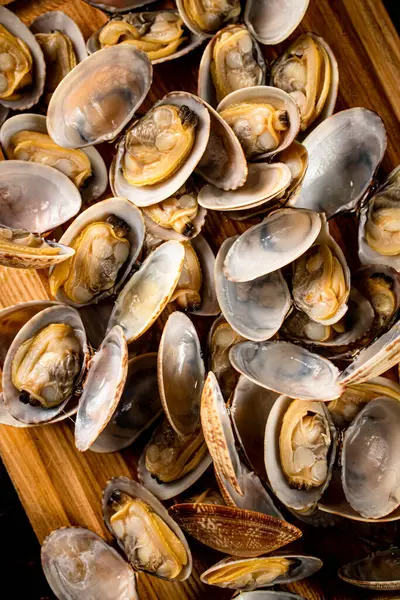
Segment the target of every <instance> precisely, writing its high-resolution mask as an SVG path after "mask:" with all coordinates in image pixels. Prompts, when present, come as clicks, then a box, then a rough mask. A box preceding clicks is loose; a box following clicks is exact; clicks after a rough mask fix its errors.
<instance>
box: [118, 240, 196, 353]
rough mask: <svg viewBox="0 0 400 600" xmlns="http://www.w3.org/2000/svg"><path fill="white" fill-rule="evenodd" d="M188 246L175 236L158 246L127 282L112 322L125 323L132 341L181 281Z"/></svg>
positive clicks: (124, 328)
mask: <svg viewBox="0 0 400 600" xmlns="http://www.w3.org/2000/svg"><path fill="white" fill-rule="evenodd" d="M184 258H185V250H184V247H183V245H182V244H181V243H180V242H176V241H174V240H171V241H169V242H164V243H163V244H161V246H158V248H156V249H155V250H154V251H153V252H152V253H151V254H150V255H149V256H148V257H147V258H146V260H145V261H144V263H143V264H142V266H141V267H140V269H139V270H138V271H136V273H135V274H134V275H132V277H131V278H130V279H129V281H128V282H127V283H126V285H125V287H124V288H123V290H122V291H121V293H120V294H119V296H118V298H117V300H116V302H115V306H114V309H113V311H112V313H111V316H110V320H109V322H108V331H109V330H110V329H111V328H112V327H114V325H121V327H122V329H123V330H124V334H125V337H126V339H127V342H128V344H129V343H130V342H133V341H134V340H136V339H137V338H138V337H140V336H141V335H142V334H143V333H144V332H145V331H147V329H149V327H151V325H152V324H153V323H154V321H155V320H156V319H157V317H159V315H160V314H161V313H162V311H163V310H164V308H165V307H166V305H167V304H168V302H169V300H170V298H171V296H172V294H173V292H174V289H175V287H176V284H177V283H178V280H179V277H180V274H181V270H182V266H183V261H184Z"/></svg>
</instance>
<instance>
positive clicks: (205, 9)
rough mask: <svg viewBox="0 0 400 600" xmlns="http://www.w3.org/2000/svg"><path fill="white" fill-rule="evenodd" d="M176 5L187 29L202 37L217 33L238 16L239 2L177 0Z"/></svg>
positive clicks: (228, 0) (224, 0)
mask: <svg viewBox="0 0 400 600" xmlns="http://www.w3.org/2000/svg"><path fill="white" fill-rule="evenodd" d="M177 5H178V10H179V12H180V13H181V15H182V17H183V18H184V20H185V21H186V23H187V25H188V27H190V29H192V30H193V31H195V32H196V33H199V34H203V35H207V34H212V33H214V32H215V31H218V30H219V29H221V27H223V26H224V25H225V24H226V23H228V22H229V21H235V20H236V19H237V18H238V17H239V14H240V1H239V0H179V2H177Z"/></svg>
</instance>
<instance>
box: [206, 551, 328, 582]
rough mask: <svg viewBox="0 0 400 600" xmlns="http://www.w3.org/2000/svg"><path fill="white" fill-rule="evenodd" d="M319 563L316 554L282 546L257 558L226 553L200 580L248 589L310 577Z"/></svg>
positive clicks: (319, 566) (320, 562)
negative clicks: (288, 549) (292, 550)
mask: <svg viewBox="0 0 400 600" xmlns="http://www.w3.org/2000/svg"><path fill="white" fill-rule="evenodd" d="M321 567H322V561H321V560H320V559H319V558H316V557H314V556H307V555H302V554H290V553H287V552H285V551H284V550H281V551H280V552H278V553H273V554H269V555H268V556H261V557H259V558H257V559H252V558H234V557H231V556H228V557H226V558H223V559H222V560H220V561H219V562H218V563H217V564H215V565H213V566H212V567H210V568H209V569H207V571H204V573H202V574H201V576H200V580H201V581H202V582H203V583H208V584H209V585H216V586H218V587H221V588H229V589H233V590H246V591H251V590H255V589H257V588H260V587H269V586H272V585H278V584H284V583H292V582H293V581H299V580H300V579H305V578H306V577H311V575H314V573H316V572H317V571H318V570H319V569H320V568H321Z"/></svg>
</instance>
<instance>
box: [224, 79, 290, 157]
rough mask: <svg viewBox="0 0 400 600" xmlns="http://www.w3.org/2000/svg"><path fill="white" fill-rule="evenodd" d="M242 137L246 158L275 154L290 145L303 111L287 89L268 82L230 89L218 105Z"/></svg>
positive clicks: (240, 139)
mask: <svg viewBox="0 0 400 600" xmlns="http://www.w3.org/2000/svg"><path fill="white" fill-rule="evenodd" d="M217 111H218V112H219V114H220V115H221V117H222V118H223V119H224V120H225V121H226V122H227V123H228V125H230V126H231V127H232V129H233V131H234V133H235V134H236V135H237V137H238V138H239V141H240V143H241V144H242V148H243V150H244V153H245V155H246V157H247V158H249V159H252V160H255V159H257V160H258V159H260V158H264V157H268V156H272V155H273V154H276V153H277V152H281V150H285V148H288V146H290V144H291V143H292V142H293V141H294V139H295V137H296V136H297V134H298V132H299V129H300V113H299V109H298V107H297V104H296V102H295V100H294V99H293V98H292V97H291V96H289V94H287V93H286V92H284V91H282V90H280V89H278V88H274V87H269V86H265V85H259V86H256V87H250V88H245V89H241V90H236V91H235V92H231V93H230V94H229V95H228V96H226V97H225V98H224V99H223V100H222V101H221V102H220V103H219V104H218V107H217Z"/></svg>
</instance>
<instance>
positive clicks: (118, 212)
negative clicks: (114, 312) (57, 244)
mask: <svg viewBox="0 0 400 600" xmlns="http://www.w3.org/2000/svg"><path fill="white" fill-rule="evenodd" d="M143 240H144V223H143V218H142V215H141V214H140V211H139V210H138V209H137V208H136V207H135V206H133V205H132V204H131V203H130V202H128V200H125V199H123V198H109V199H108V200H103V201H102V202H98V203H97V204H94V205H93V206H91V207H89V208H87V209H86V210H85V211H84V212H83V213H81V214H80V215H79V216H78V217H77V218H76V219H75V220H74V221H73V222H72V224H71V225H70V226H69V228H68V229H67V231H66V232H65V233H64V234H63V236H62V237H61V242H62V243H65V244H68V245H69V246H70V247H71V248H73V249H74V250H75V254H74V256H73V257H72V258H71V260H69V261H68V262H65V263H64V264H63V265H62V267H61V265H60V267H61V268H60V267H55V268H54V269H53V270H52V272H51V274H50V280H49V283H50V291H51V293H52V294H53V296H54V297H55V298H56V299H57V300H60V301H62V302H65V303H67V304H70V305H71V306H75V307H80V306H84V305H87V304H91V303H93V302H98V301H99V300H101V299H103V298H106V297H107V296H109V295H110V294H113V293H115V292H116V291H118V290H119V289H121V287H122V285H123V284H124V283H125V281H126V280H127V278H128V276H129V275H130V273H131V271H132V269H133V267H134V264H135V261H136V259H137V257H138V255H139V252H140V250H141V248H142V244H143Z"/></svg>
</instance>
